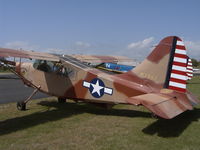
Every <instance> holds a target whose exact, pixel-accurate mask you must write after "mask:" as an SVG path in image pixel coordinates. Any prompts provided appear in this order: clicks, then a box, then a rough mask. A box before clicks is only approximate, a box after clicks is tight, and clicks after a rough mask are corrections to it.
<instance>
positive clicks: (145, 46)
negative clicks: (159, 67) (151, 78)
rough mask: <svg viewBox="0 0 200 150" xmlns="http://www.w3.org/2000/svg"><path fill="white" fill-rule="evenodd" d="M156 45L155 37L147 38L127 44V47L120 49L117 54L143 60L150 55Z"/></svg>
mask: <svg viewBox="0 0 200 150" xmlns="http://www.w3.org/2000/svg"><path fill="white" fill-rule="evenodd" d="M153 45H154V37H149V38H146V39H144V40H142V41H136V42H132V43H130V44H128V45H127V47H126V49H124V50H122V51H118V52H117V53H116V55H124V56H127V57H129V58H133V59H137V60H138V61H142V60H143V59H145V57H147V56H148V55H149V53H150V52H151V50H152V48H153V47H152V46H153Z"/></svg>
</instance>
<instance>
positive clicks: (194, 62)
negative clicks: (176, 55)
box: [192, 58, 200, 68]
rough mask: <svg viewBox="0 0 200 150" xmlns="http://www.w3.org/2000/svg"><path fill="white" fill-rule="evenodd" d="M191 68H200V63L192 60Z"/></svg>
mask: <svg viewBox="0 0 200 150" xmlns="http://www.w3.org/2000/svg"><path fill="white" fill-rule="evenodd" d="M192 66H193V67H195V68H200V61H198V60H196V59H194V58H192Z"/></svg>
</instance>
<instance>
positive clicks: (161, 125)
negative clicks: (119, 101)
mask: <svg viewBox="0 0 200 150" xmlns="http://www.w3.org/2000/svg"><path fill="white" fill-rule="evenodd" d="M38 105H42V106H45V107H47V108H48V107H49V108H52V107H53V108H55V109H53V110H50V109H47V110H46V111H44V112H36V113H33V114H30V115H26V116H22V117H17V118H12V119H7V120H4V121H0V136H1V135H5V134H9V133H12V132H16V131H20V130H24V129H27V128H30V127H33V126H36V125H39V124H43V123H46V122H49V121H57V120H60V119H63V118H66V117H71V116H73V115H77V114H81V113H91V114H96V115H111V116H124V117H143V118H151V114H150V113H147V112H141V111H135V110H126V109H109V110H105V109H103V108H99V107H96V106H93V105H92V106H91V105H90V104H85V103H78V104H76V103H64V104H59V103H57V102H56V101H55V102H53V101H42V102H40V103H38ZM199 118H200V109H194V110H193V111H187V112H185V113H183V114H181V115H179V116H177V117H176V118H174V119H172V120H164V119H159V120H156V121H155V122H153V123H152V124H150V125H149V126H148V127H146V128H144V129H143V130H142V131H143V132H144V133H145V134H149V135H154V134H157V135H158V136H160V137H178V136H179V135H181V133H182V132H183V131H184V130H185V129H186V128H187V127H188V126H189V125H190V123H192V122H193V121H198V119H199Z"/></svg>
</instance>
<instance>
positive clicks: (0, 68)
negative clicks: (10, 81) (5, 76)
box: [0, 65, 9, 72]
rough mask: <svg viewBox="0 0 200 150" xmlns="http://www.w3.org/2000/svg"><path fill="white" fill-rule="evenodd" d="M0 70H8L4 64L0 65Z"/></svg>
mask: <svg viewBox="0 0 200 150" xmlns="http://www.w3.org/2000/svg"><path fill="white" fill-rule="evenodd" d="M0 72H9V69H8V68H7V67H6V66H3V65H0Z"/></svg>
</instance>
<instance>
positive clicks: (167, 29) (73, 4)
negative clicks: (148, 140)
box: [0, 0, 200, 59]
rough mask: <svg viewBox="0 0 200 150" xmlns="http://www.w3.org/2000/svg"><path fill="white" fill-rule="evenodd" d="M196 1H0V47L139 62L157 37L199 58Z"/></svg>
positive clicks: (157, 40) (197, 4)
mask: <svg viewBox="0 0 200 150" xmlns="http://www.w3.org/2000/svg"><path fill="white" fill-rule="evenodd" d="M199 6H200V1H199V0H190V1H188V0H168V1H167V0H150V1H148V0H0V34H1V36H0V47H10V48H20V47H21V48H24V49H33V50H36V51H53V52H58V53H60V52H62V53H66V54H67V53H70V54H71V53H82V54H102V55H105V54H108V55H125V56H130V57H132V58H138V59H143V57H145V56H146V55H148V53H149V52H150V50H151V49H152V46H153V45H155V44H156V43H157V42H159V41H160V40H161V39H162V38H164V37H165V36H169V35H177V36H180V37H182V38H183V39H184V41H185V43H186V47H188V50H189V54H190V55H191V57H195V58H197V59H199V58H200V53H199V50H200V36H199V35H200V29H199V27H200V19H199V18H200V10H199Z"/></svg>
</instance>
